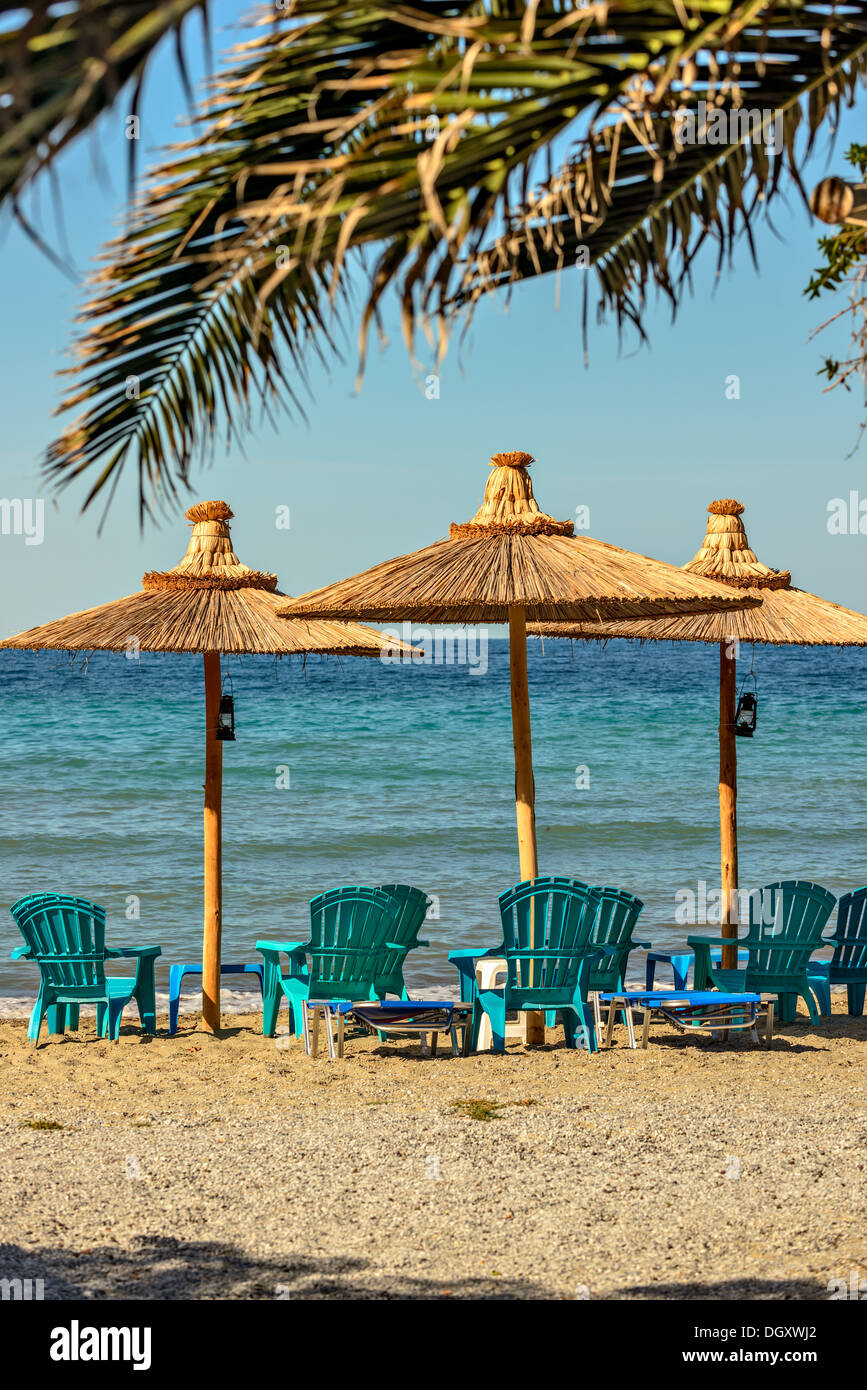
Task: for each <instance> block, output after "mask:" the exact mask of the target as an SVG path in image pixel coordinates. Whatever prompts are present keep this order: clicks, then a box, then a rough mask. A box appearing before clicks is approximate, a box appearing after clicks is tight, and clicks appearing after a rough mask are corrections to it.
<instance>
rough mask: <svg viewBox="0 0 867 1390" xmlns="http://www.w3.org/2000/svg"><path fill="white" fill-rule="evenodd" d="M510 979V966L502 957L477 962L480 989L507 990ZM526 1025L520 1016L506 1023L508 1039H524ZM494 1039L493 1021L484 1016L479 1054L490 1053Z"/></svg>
mask: <svg viewBox="0 0 867 1390" xmlns="http://www.w3.org/2000/svg"><path fill="white" fill-rule="evenodd" d="M507 978H508V965H507V964H506V961H505V959H504V958H503V957H502V956H485V957H484V958H483V959H482V960H479V961H477V962H476V983H477V985H478V987H479V989H502V990H504V989H505V988H506V980H507ZM523 1036H524V1025H523V1023H522V1022H521V1018H520V1016H519V1017H518V1018H516V1019H513V1020H512V1021H511V1022H508V1021H507V1023H506V1037H507V1038H523ZM493 1044H494V1039H493V1036H492V1034H491V1020H490V1019H489V1018H488V1015H487V1014H482V1022H481V1025H480V1027H479V1046H478V1049H477V1050H478V1051H479V1052H490V1050H491V1048H492V1047H493Z"/></svg>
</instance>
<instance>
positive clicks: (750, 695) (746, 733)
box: [735, 690, 759, 738]
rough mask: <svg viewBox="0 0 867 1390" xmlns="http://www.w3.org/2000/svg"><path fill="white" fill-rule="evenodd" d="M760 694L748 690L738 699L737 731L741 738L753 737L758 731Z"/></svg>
mask: <svg viewBox="0 0 867 1390" xmlns="http://www.w3.org/2000/svg"><path fill="white" fill-rule="evenodd" d="M758 707H759V700H758V696H757V695H756V694H755V693H754V692H753V691H752V690H748V691H747V692H746V694H744V695H742V696H741V697H740V699H739V700H738V707H737V711H736V713H735V733H736V734H739V735H740V736H741V738H752V736H753V734H754V733H755V732H756V714H757V712H758Z"/></svg>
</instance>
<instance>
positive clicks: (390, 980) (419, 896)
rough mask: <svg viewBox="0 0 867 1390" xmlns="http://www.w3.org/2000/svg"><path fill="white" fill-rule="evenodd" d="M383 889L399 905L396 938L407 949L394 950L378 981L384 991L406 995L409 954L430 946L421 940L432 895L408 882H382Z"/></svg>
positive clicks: (381, 990)
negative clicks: (405, 964)
mask: <svg viewBox="0 0 867 1390" xmlns="http://www.w3.org/2000/svg"><path fill="white" fill-rule="evenodd" d="M379 891H380V892H381V893H387V894H388V896H389V897H390V898H391V899H392V900H393V901H394V902H395V903H396V904H397V906H398V917H397V920H396V922H395V926H394V937H393V940H394V941H395V942H398V943H399V944H400V945H401V946H402V947H403V950H402V952H400V951H393V952H392V953H391V955H390V957H389V960H388V968H387V971H386V974H385V975H383V976H381V977H380V979H379V981H378V991H379V993H380V994H397V995H400V996H401V997H403V996H404V995H405V994H406V985H405V983H404V978H403V967H404V962H405V960H406V957H407V955H408V953H409V952H410V951H412V950H414V949H415V947H416V946H419V945H427V942H419V939H418V934H419V932H420V931H421V929H422V926H423V925H424V920H425V918H426V916H427V911H428V908H429V907H430V898H429V897H428V895H427V893H424V892H423V891H422V890H421V888H413V887H412V886H411V885H410V884H408V883H382V884H380V886H379Z"/></svg>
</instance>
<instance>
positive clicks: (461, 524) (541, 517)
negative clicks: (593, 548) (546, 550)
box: [449, 512, 575, 540]
mask: <svg viewBox="0 0 867 1390" xmlns="http://www.w3.org/2000/svg"><path fill="white" fill-rule="evenodd" d="M574 530H575V523H574V522H573V521H555V520H554V518H553V517H551V516H545V514H544V513H543V512H539V513H538V514H537V515H536V517H535V518H534V519H533V520H532V521H523V520H513V521H503V522H500V523H499V524H496V523H492V524H491V525H485V526H479V525H477V524H476V523H475V522H474V521H453V522H452V524H451V526H450V527H449V537H450V538H451V539H452V540H457V539H458V538H459V537H461V536H509V535H514V534H515V533H516V532H518V531H520V533H521V535H522V536H571V535H572V533H573V532H574Z"/></svg>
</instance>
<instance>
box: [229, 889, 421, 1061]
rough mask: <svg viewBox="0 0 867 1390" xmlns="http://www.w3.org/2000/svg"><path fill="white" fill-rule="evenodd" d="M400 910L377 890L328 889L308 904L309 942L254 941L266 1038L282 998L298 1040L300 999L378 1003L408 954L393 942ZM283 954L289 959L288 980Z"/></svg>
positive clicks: (270, 1034) (272, 1029)
mask: <svg viewBox="0 0 867 1390" xmlns="http://www.w3.org/2000/svg"><path fill="white" fill-rule="evenodd" d="M402 911H403V908H402V904H401V902H400V901H399V900H398V899H397V898H394V897H390V896H389V894H388V893H384V892H383V891H382V889H380V888H332V889H331V890H330V891H329V892H327V893H320V894H319V896H318V897H316V898H313V899H312V901H311V903H310V939H309V940H308V941H304V942H300V941H257V942H256V950H257V951H259V952H260V953H261V954H262V955H263V956H264V958H265V988H264V995H263V1003H262V1032H263V1034H264V1035H265V1037H266V1038H273V1036H274V1032H275V1029H276V1027H277V1015H278V1013H279V1011H280V1005H281V1003H282V1002H283V998H284V997H285V998H286V999H287V1000H288V1001H289V1012H290V1015H291V1020H292V1028H293V1030H294V1032H295V1034H296V1036H298V1037H301V1036H302V1035H303V1032H304V1022H303V1016H302V1011H301V1002H302V1000H320V999H321V1000H328V999H342V1000H361V999H379V998H381V997H382V996H381V994H380V985H381V983H382V982H383V981H384V980H386V979H393V978H395V976H396V973H397V972H398V971H402V969H403V962H404V960H405V959H406V955H407V951H408V950H409V947H408V946H407V945H405V944H403V943H400V942H399V941H398V940H397V939H396V936H397V932H398V929H399V924H400V917H401V913H402ZM282 955H285V956H287V957H288V971H289V973H288V974H287V975H284V974H283V970H282V966H281V961H280V957H281V956H282ZM308 956H309V958H310V964H309V966H308V963H307V961H308ZM401 978H402V976H401Z"/></svg>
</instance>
